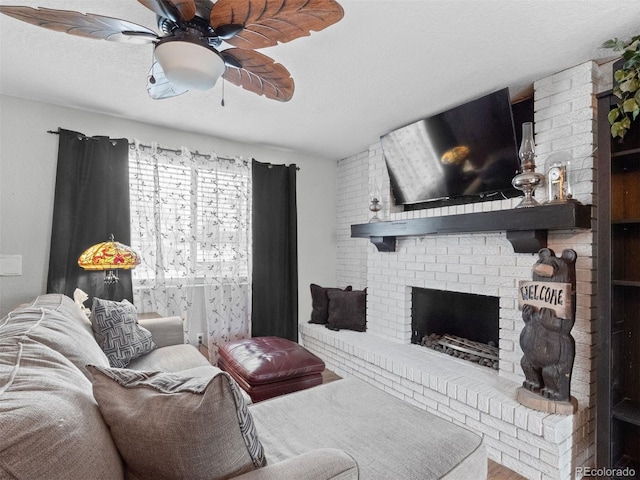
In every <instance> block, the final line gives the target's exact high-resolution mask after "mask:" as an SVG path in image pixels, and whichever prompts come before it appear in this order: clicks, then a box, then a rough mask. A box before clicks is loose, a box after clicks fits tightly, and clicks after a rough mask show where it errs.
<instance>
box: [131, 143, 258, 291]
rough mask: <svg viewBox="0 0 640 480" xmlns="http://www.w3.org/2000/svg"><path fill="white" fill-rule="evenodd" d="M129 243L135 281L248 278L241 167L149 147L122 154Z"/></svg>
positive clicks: (246, 192) (246, 178) (245, 180)
mask: <svg viewBox="0 0 640 480" xmlns="http://www.w3.org/2000/svg"><path fill="white" fill-rule="evenodd" d="M129 160H130V170H129V171H130V183H131V222H132V228H131V244H132V245H131V246H132V247H133V248H134V249H135V250H136V251H138V252H139V253H140V255H141V257H142V264H141V265H140V266H138V268H136V269H135V270H134V279H139V281H140V284H142V285H147V286H150V285H151V284H157V283H164V284H171V283H177V282H180V281H181V279H184V278H194V277H195V278H199V279H201V278H205V277H212V276H213V277H215V278H217V279H219V280H221V281H224V279H229V280H231V279H233V281H238V280H239V279H241V278H244V279H245V280H246V278H247V276H248V264H249V259H248V251H249V232H248V225H249V222H248V215H249V214H248V212H249V202H250V189H249V186H250V172H251V167H250V165H249V164H248V162H245V161H241V160H233V159H231V160H228V159H215V158H211V156H209V155H207V156H204V155H201V154H197V153H196V154H192V153H190V152H188V151H174V150H165V149H160V148H156V149H155V150H154V148H153V146H152V147H151V148H150V149H146V148H132V149H131V150H130V156H129Z"/></svg>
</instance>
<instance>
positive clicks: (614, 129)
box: [611, 122, 624, 138]
mask: <svg viewBox="0 0 640 480" xmlns="http://www.w3.org/2000/svg"><path fill="white" fill-rule="evenodd" d="M621 129H622V128H621V127H620V124H619V123H618V122H616V123H614V124H613V125H611V136H612V137H613V138H616V137H618V136H620V131H621ZM622 136H624V134H623V135H622ZM622 136H620V138H622Z"/></svg>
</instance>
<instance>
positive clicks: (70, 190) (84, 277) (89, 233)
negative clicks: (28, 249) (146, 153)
mask: <svg viewBox="0 0 640 480" xmlns="http://www.w3.org/2000/svg"><path fill="white" fill-rule="evenodd" d="M58 133H59V136H60V139H59V144H58V166H57V173H56V188H55V198H54V205H53V228H52V231H51V252H50V255H49V273H48V278H47V292H49V293H64V294H66V295H68V296H70V297H72V298H73V292H74V290H75V289H76V288H80V289H82V290H84V291H85V292H86V293H88V294H89V301H87V302H86V303H85V305H86V306H87V307H89V308H91V299H92V297H93V296H98V297H101V298H112V299H114V300H122V299H124V298H126V299H128V300H129V301H133V291H132V288H131V272H130V271H129V270H120V271H119V272H118V274H119V277H120V281H119V282H118V284H116V286H115V288H112V289H111V290H110V291H107V289H106V285H105V284H104V275H105V274H104V272H92V271H86V270H83V269H82V268H80V267H79V266H78V257H79V256H80V254H81V253H82V252H84V251H85V250H86V249H87V248H88V247H90V246H92V245H95V244H96V243H100V242H105V241H107V240H109V235H110V234H113V235H114V236H115V240H116V241H118V242H120V243H124V244H125V245H130V244H131V225H130V213H129V154H128V149H129V143H128V140H127V139H117V140H116V139H111V138H108V137H87V136H85V135H83V134H81V133H78V132H71V131H69V130H62V129H60V130H59V132H58Z"/></svg>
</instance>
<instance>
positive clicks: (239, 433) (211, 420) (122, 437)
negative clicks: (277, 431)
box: [87, 365, 266, 480]
mask: <svg viewBox="0 0 640 480" xmlns="http://www.w3.org/2000/svg"><path fill="white" fill-rule="evenodd" d="M87 368H88V369H89V371H90V372H91V374H92V375H93V392H94V396H95V398H96V401H97V402H98V406H99V407H100V412H101V413H102V416H103V417H104V419H105V422H106V423H107V425H109V428H110V430H111V435H112V437H113V439H114V441H115V443H116V447H117V448H118V451H119V452H120V454H121V456H122V458H123V460H124V462H125V468H126V469H127V478H135V479H136V480H147V479H149V480H151V479H154V480H156V479H185V478H188V479H189V480H199V479H202V480H204V479H207V480H215V479H227V478H232V477H235V476H237V475H241V474H242V473H246V472H249V471H251V470H255V469H256V468H260V467H262V466H264V465H265V464H266V459H265V456H264V449H263V447H262V443H260V440H259V439H258V435H257V432H256V429H255V424H254V423H253V418H252V417H251V413H250V412H249V409H248V408H247V404H246V403H245V401H244V398H243V396H242V394H241V393H240V388H239V387H238V386H237V385H236V383H235V381H234V380H233V379H232V378H231V377H230V376H229V374H228V373H226V372H222V371H214V370H212V375H210V376H207V377H189V376H185V375H182V374H179V373H166V372H143V371H137V370H125V369H115V368H104V367H96V366H94V365H89V366H88V367H87Z"/></svg>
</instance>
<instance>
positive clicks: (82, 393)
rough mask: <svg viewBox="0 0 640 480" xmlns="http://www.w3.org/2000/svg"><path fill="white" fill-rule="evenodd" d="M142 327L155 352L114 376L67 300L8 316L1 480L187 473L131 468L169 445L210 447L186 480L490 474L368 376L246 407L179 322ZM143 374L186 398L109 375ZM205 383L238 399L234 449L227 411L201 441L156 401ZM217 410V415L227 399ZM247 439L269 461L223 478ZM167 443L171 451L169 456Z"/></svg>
mask: <svg viewBox="0 0 640 480" xmlns="http://www.w3.org/2000/svg"><path fill="white" fill-rule="evenodd" d="M139 324H140V325H141V326H143V327H144V328H146V329H147V330H148V331H149V332H151V335H152V337H153V341H154V342H155V345H156V347H157V348H155V349H154V350H152V351H151V352H150V353H147V354H145V355H142V356H140V357H138V358H136V359H134V360H132V361H131V363H130V364H129V365H128V366H127V368H126V369H110V366H109V362H108V360H107V357H106V356H105V354H104V352H103V351H102V349H101V348H100V347H99V345H98V343H97V342H96V340H95V338H94V334H93V330H92V326H91V323H90V321H89V320H88V319H87V317H86V316H85V315H84V313H83V312H82V311H81V310H80V308H79V307H78V306H77V305H76V304H75V303H74V302H73V301H72V300H71V299H70V298H68V297H66V296H63V295H57V294H49V295H42V296H40V297H38V298H37V299H35V300H34V301H33V302H31V303H30V304H28V305H25V306H22V307H19V308H17V309H15V310H14V311H12V312H11V313H10V314H9V315H8V316H6V317H4V318H3V319H1V320H0V432H2V433H1V435H0V479H25V480H26V479H28V480H34V479H39V478H42V479H45V478H46V479H47V480H57V479H60V480H62V479H64V480H75V479H78V480H80V479H81V480H86V479H101V480H102V479H112V478H113V479H123V478H138V479H142V478H154V479H161V478H186V477H185V475H187V474H186V473H185V474H184V475H182V476H181V475H177V476H176V474H175V473H174V474H170V473H169V472H168V471H166V472H165V471H164V470H162V469H161V470H160V471H159V473H158V472H155V473H152V472H151V469H149V472H144V471H143V472H141V471H140V470H139V469H138V470H135V469H134V468H133V467H132V466H131V463H130V461H131V460H132V459H133V461H134V462H135V461H137V460H138V458H139V457H140V458H141V459H142V457H146V458H144V460H145V461H150V462H152V463H162V461H168V460H167V458H168V457H170V456H171V450H172V449H173V448H174V447H173V446H172V445H173V444H175V449H176V452H180V453H179V454H178V457H179V459H182V458H183V457H184V456H185V455H191V452H196V453H197V452H200V453H203V452H204V453H203V454H202V455H201V457H198V458H200V459H201V458H202V457H203V458H205V459H206V461H207V462H209V463H208V465H205V464H202V466H198V465H199V464H197V462H196V460H192V461H190V463H191V465H190V466H189V467H190V468H196V472H195V474H194V472H193V471H191V473H189V474H188V477H189V478H190V479H191V478H203V479H205V478H207V479H211V480H213V479H218V478H236V479H239V480H271V479H273V480H285V479H286V480H293V479H304V480H307V479H309V480H314V479H317V480H321V479H356V478H360V479H371V480H383V479H447V480H457V479H465V480H467V479H483V478H486V472H487V464H486V461H487V460H486V452H485V449H484V445H483V444H482V441H481V439H480V437H478V436H477V435H475V434H473V433H471V432H469V431H468V430H466V429H464V428H461V427H459V426H456V425H453V424H451V423H448V422H446V421H444V420H442V419H440V418H438V417H435V416H433V415H431V414H429V413H427V412H424V411H422V410H420V409H418V408H415V407H413V406H411V405H408V404H406V403H405V402H402V401H400V400H398V399H396V398H394V397H392V396H390V395H388V394H386V393H384V392H382V391H380V390H378V389H376V388H374V387H372V386H370V385H367V384H366V383H364V382H362V381H360V380H357V379H353V378H348V379H342V380H339V381H335V382H332V383H330V384H327V385H321V386H318V387H314V388H311V389H308V390H304V391H300V392H296V393H293V394H289V395H284V396H281V397H277V398H274V399H271V400H268V401H265V402H261V403H257V404H254V405H250V406H249V407H248V409H247V407H246V405H245V402H246V399H247V396H246V395H245V396H242V395H240V394H239V393H237V391H238V390H239V387H237V385H235V384H234V382H233V380H231V378H230V377H229V376H228V375H226V373H224V372H221V371H220V370H219V369H217V368H216V367H214V366H211V365H210V364H209V363H208V361H207V360H206V358H205V357H204V356H202V355H201V354H200V353H199V352H198V350H197V349H196V348H194V347H193V346H191V345H186V344H184V343H183V332H182V323H181V321H180V319H179V318H178V317H171V318H159V319H149V320H140V321H139ZM88 365H89V366H88ZM113 372H115V373H113ZM146 372H159V373H158V374H157V375H158V377H156V380H153V381H156V383H157V381H158V380H157V379H158V378H160V381H162V382H164V381H166V379H167V378H169V379H170V380H171V381H174V382H175V380H176V379H179V380H180V382H181V383H180V385H179V386H178V387H175V386H172V387H166V388H178V389H182V390H181V392H182V393H179V394H178V393H175V392H178V390H175V392H173V391H170V392H169V394H167V392H166V391H165V392H162V393H160V394H159V393H158V390H162V388H165V387H163V386H160V387H158V385H155V386H153V385H152V388H132V387H131V384H128V385H127V386H126V388H125V387H123V385H124V384H125V383H126V382H127V381H130V379H126V378H125V379H124V380H123V379H122V378H116V381H112V378H110V377H109V376H116V377H117V376H118V375H120V376H125V377H126V376H127V375H129V377H131V376H133V377H135V378H134V380H135V381H136V382H139V384H140V382H142V383H144V382H147V381H148V378H150V377H151V376H152V375H151V374H148V373H146ZM167 372H168V373H167ZM163 375H164V376H163ZM114 378H115V377H114ZM185 379H186V380H185ZM189 379H191V380H189ZM216 382H217V383H216ZM194 385H195V387H194ZM198 385H206V387H203V388H206V392H211V391H213V388H214V387H213V386H215V388H217V390H216V392H222V393H216V395H224V394H225V393H224V392H227V393H229V392H231V393H232V394H234V395H236V396H235V397H234V396H232V395H230V396H229V398H231V399H232V401H230V402H227V404H230V405H232V411H233V412H234V413H237V418H236V415H230V416H229V415H227V417H229V418H227V420H229V422H230V423H228V425H233V429H234V432H235V431H236V430H237V431H238V432H240V433H239V434H238V435H236V437H237V439H239V440H237V439H236V437H233V436H232V435H230V434H229V431H224V430H225V428H228V429H231V427H221V425H227V424H224V423H216V424H215V425H213V422H220V421H222V420H224V419H220V418H219V417H221V416H224V415H223V414H222V413H220V412H222V410H220V412H218V411H215V412H214V414H213V416H212V420H211V422H212V424H211V425H207V424H206V423H207V422H209V420H205V418H208V417H206V415H207V414H208V413H210V411H211V410H212V407H207V409H208V412H205V414H204V416H203V417H202V418H201V419H196V420H197V422H196V423H194V424H193V425H194V427H187V428H185V429H184V430H186V431H187V432H186V433H187V434H189V433H191V434H194V432H195V435H196V437H195V438H191V439H190V440H188V439H189V438H190V437H188V436H187V437H185V436H184V435H183V434H184V433H185V432H182V433H178V432H177V431H174V430H181V429H182V425H178V426H175V423H174V424H172V423H171V422H172V419H173V418H174V416H175V417H176V418H181V417H179V416H180V415H183V414H184V412H181V411H180V412H179V411H178V409H177V407H172V406H171V405H172V404H163V403H162V402H163V401H164V400H165V399H166V398H169V399H173V400H175V398H178V395H184V389H185V388H186V389H187V390H189V392H188V395H189V397H194V394H193V391H194V389H195V390H197V389H198V388H200V387H198ZM211 385H213V386H211ZM138 386H139V385H138ZM146 386H148V385H146ZM114 389H115V390H114ZM203 391H204V390H203ZM114 392H115V393H114ZM132 392H134V393H135V395H138V392H143V393H144V394H145V395H147V394H148V395H151V399H150V401H151V402H152V403H147V404H145V403H144V401H145V399H144V398H143V399H141V398H140V397H139V396H131V395H133V393H132ZM149 392H153V393H149ZM240 393H242V392H240ZM120 394H122V395H124V396H123V397H122V398H123V399H124V400H123V401H120V400H119V398H120V397H118V395H120ZM127 395H129V396H127ZM206 395H209V393H206ZM206 395H202V397H203V398H204V397H205V396H206ZM211 395H213V394H211ZM211 395H209V396H211ZM160 397H161V398H160ZM159 398H160V399H159ZM197 398H200V397H197ZM212 398H214V397H212ZM242 399H244V400H242ZM119 401H120V403H119V405H118V402H119ZM190 401H191V400H190ZM214 401H217V400H215V398H214ZM123 402H124V403H123ZM110 403H111V404H115V407H113V408H120V409H122V410H124V411H125V412H124V413H125V414H128V413H129V414H130V413H131V412H136V413H135V416H134V417H132V418H131V419H130V420H128V421H126V422H122V421H120V424H117V423H114V422H113V420H112V417H111V415H112V411H110V410H108V409H109V408H111V407H112V405H108V404H110ZM196 403H197V402H196ZM167 405H169V406H167ZM179 405H181V404H179ZM215 405H216V407H215V408H223V407H220V405H222V404H221V403H219V402H218V403H215ZM234 405H235V408H236V409H235V410H234V409H233V406H234ZM200 407H201V405H199V404H198V405H195V407H194V408H200ZM180 408H182V407H181V406H180ZM225 408H226V407H225ZM247 410H248V412H249V413H248V414H247V413H246V412H247ZM243 412H244V413H243ZM241 417H242V418H241ZM138 420H140V422H139V424H138V423H137V422H138ZM145 421H146V422H147V423H146V428H145V427H144V425H145V423H144V422H145ZM225 421H226V420H225ZM160 422H162V426H161V427H160V428H158V427H159V425H158V424H159V423H160ZM165 422H166V426H165ZM203 422H204V423H205V425H202V423H203ZM179 423H181V424H182V423H183V422H182V421H180V422H179ZM198 423H199V425H198ZM238 424H239V425H240V427H239V430H238V428H237V426H238ZM140 425H142V427H141V426H140ZM172 425H173V426H172ZM127 428H129V431H127ZM198 428H201V430H198ZM252 432H253V433H254V434H257V439H258V440H259V442H258V444H257V446H258V447H259V452H258V453H259V454H260V455H261V456H262V457H261V458H262V460H263V461H262V463H260V464H257V463H255V461H254V464H251V463H249V464H248V465H247V462H245V463H244V465H243V466H241V467H238V468H237V469H236V473H234V474H233V475H229V473H228V470H227V473H221V472H222V470H220V469H218V468H217V465H218V463H221V460H220V459H218V458H216V456H217V455H218V454H219V455H225V456H233V457H234V458H233V461H234V462H237V461H240V460H239V459H238V458H236V457H238V455H236V453H237V452H240V451H242V453H243V454H246V451H245V448H244V447H245V445H246V446H247V449H246V450H251V449H252V448H254V447H255V446H256V444H254V445H253V446H252V445H250V444H249V443H246V440H247V435H249V436H250V435H251V433H252ZM123 436H124V437H125V438H124V439H123ZM243 436H244V437H243ZM243 439H244V441H245V443H243ZM236 440H237V442H236ZM126 441H129V443H132V444H133V450H131V447H130V446H128V447H126V448H127V451H126V452H125V451H124V450H123V449H124V448H125V447H123V445H124V444H125V443H126ZM234 442H236V443H234ZM238 442H239V443H238ZM144 445H146V446H145V447H144V448H143V446H144ZM167 445H169V446H168V450H162V449H163V448H165V449H166V448H167ZM238 445H240V446H238ZM136 446H138V447H139V450H138V451H136V450H135V448H136ZM156 446H157V451H154V450H155V447H156ZM180 449H182V450H180ZM201 451H202V452H201ZM218 452H220V453H218ZM250 453H251V452H250ZM254 453H255V452H254ZM245 456H246V455H245ZM194 458H195V457H194ZM123 459H124V460H123ZM198 461H200V460H198ZM169 463H171V461H169ZM141 465H144V463H141ZM234 468H235V467H234ZM172 475H173V477H172Z"/></svg>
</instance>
